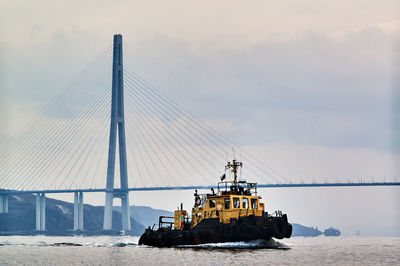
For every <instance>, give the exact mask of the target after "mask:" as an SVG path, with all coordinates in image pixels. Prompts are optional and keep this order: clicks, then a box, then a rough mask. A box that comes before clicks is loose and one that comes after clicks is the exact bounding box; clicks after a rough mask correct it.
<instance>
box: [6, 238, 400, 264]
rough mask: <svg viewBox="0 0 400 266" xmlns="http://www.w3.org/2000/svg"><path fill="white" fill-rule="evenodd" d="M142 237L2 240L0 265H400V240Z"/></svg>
mask: <svg viewBox="0 0 400 266" xmlns="http://www.w3.org/2000/svg"><path fill="white" fill-rule="evenodd" d="M137 243H138V238H137V237H129V236H119V237H111V236H101V237H82V236H75V237H50V236H7V237H0V265H400V238H379V237H378V238H377V237H323V236H321V237H310V238H305V237H294V238H291V239H284V240H271V241H251V242H238V243H217V244H204V245H199V246H183V247H175V248H154V247H147V246H139V245H138V244H137Z"/></svg>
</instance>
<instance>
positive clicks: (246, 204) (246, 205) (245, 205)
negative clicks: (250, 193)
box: [242, 198, 249, 209]
mask: <svg viewBox="0 0 400 266" xmlns="http://www.w3.org/2000/svg"><path fill="white" fill-rule="evenodd" d="M242 208H243V209H248V208H249V199H248V198H243V199H242Z"/></svg>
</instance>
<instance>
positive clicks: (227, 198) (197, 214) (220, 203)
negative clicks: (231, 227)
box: [192, 195, 265, 228]
mask: <svg viewBox="0 0 400 266" xmlns="http://www.w3.org/2000/svg"><path fill="white" fill-rule="evenodd" d="M264 209H265V208H264V203H261V202H260V197H259V196H250V195H223V196H219V195H210V196H208V199H207V201H206V202H205V204H204V205H203V206H199V207H193V209H192V228H193V227H195V226H196V225H197V224H198V223H199V222H200V221H201V220H203V219H207V218H218V219H219V222H220V223H224V224H227V223H230V222H231V219H238V218H239V217H243V216H249V215H255V216H262V215H263V212H264Z"/></svg>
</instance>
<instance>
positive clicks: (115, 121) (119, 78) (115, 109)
mask: <svg viewBox="0 0 400 266" xmlns="http://www.w3.org/2000/svg"><path fill="white" fill-rule="evenodd" d="M117 131H118V144H119V146H118V150H119V168H120V180H121V188H120V189H114V172H115V153H116V142H117ZM114 198H121V213H122V229H123V230H130V229H131V223H130V215H129V191H128V171H127V167H126V144H125V118H124V77H123V62H122V35H120V34H116V35H114V52H113V71H112V96H111V124H110V142H109V149H108V166H107V185H106V200H105V207H104V223H103V229H104V230H111V229H112V206H113V199H114Z"/></svg>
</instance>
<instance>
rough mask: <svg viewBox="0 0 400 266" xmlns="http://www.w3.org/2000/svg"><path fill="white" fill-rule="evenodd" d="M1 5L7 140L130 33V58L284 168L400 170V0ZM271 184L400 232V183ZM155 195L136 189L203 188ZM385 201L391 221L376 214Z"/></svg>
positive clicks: (309, 205)
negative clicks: (393, 185) (292, 186)
mask: <svg viewBox="0 0 400 266" xmlns="http://www.w3.org/2000/svg"><path fill="white" fill-rule="evenodd" d="M0 10H1V11H0V12H1V13H0V14H1V16H0V22H1V23H0V56H1V64H0V80H1V81H0V97H1V98H0V125H1V130H0V144H2V143H5V142H7V140H9V139H10V138H12V136H13V135H15V132H17V130H18V129H19V128H21V127H22V126H23V125H24V124H25V123H26V122H27V121H29V120H30V119H31V118H32V117H33V116H34V115H35V114H36V113H37V112H38V111H39V110H41V109H42V108H43V106H44V105H45V104H46V103H47V102H48V101H49V100H50V99H51V98H52V97H53V96H54V95H55V94H56V93H57V92H58V91H59V90H60V89H61V88H63V87H64V86H65V84H66V83H67V82H68V81H69V80H71V78H72V77H73V76H74V75H75V74H76V73H78V72H79V71H80V70H81V69H83V67H84V66H85V65H86V64H87V63H88V62H89V61H90V60H91V59H92V58H93V57H94V56H96V55H97V54H98V53H99V52H100V51H101V50H102V49H103V48H104V47H106V46H107V45H109V44H110V43H111V41H112V36H113V34H115V33H121V34H123V36H124V53H125V58H124V61H125V65H127V66H129V67H131V68H133V69H135V70H137V71H138V72H139V73H141V74H143V75H144V76H146V77H147V78H148V79H149V80H150V81H151V82H152V83H153V84H155V85H156V86H157V87H158V88H160V89H161V90H162V91H163V92H164V93H166V94H168V95H169V96H170V97H171V98H173V99H175V100H176V101H177V102H178V103H179V104H181V105H182V106H184V107H185V108H186V109H188V110H189V111H190V112H191V113H193V114H196V116H197V117H199V118H200V119H201V120H203V121H204V122H205V123H207V124H208V125H210V126H212V127H214V128H216V129H217V130H218V131H219V132H221V133H222V134H224V135H226V136H227V137H229V138H231V139H232V140H233V141H234V142H235V143H238V145H239V146H240V147H242V148H243V149H245V148H246V149H247V150H250V151H252V152H254V153H255V154H257V156H260V157H261V159H262V160H263V161H266V162H268V164H269V166H271V167H272V168H273V169H276V170H277V171H278V172H280V173H281V174H283V175H284V176H285V177H289V178H290V179H291V180H293V181H298V180H300V179H302V180H306V181H307V180H308V181H309V182H311V181H312V178H315V177H327V178H338V179H339V180H343V181H346V180H347V179H348V178H351V179H353V180H355V179H359V178H380V177H383V178H385V179H386V180H393V179H394V178H399V177H400V167H399V165H400V144H399V135H400V126H399V122H398V121H399V113H400V107H399V106H400V104H399V102H400V101H399V80H398V71H399V62H400V61H399V55H400V54H399V52H400V49H399V45H398V44H399V37H400V4H399V3H398V1H365V0H357V1H308V0H303V1H282V0H281V1H250V2H249V1H201V2H199V1H113V2H112V3H111V2H110V1H84V2H83V3H81V2H79V4H78V3H71V1H2V2H1V4H0ZM224 159H225V158H224ZM128 163H129V162H128ZM221 169H223V166H221ZM216 181H217V180H216ZM263 193H264V194H263V196H264V200H265V201H266V202H267V204H266V205H267V206H268V203H269V202H270V205H271V206H272V207H273V208H276V209H283V210H284V211H286V212H288V214H289V217H293V219H294V220H295V221H297V222H303V223H306V224H309V225H320V226H326V227H328V226H330V225H336V226H338V227H339V228H342V229H343V230H344V231H345V232H346V233H347V234H354V232H355V231H356V229H358V228H362V230H361V229H360V231H361V232H363V231H365V232H368V233H369V234H375V235H379V234H386V235H389V234H391V233H392V232H393V231H395V233H396V234H397V235H400V226H399V224H400V213H399V210H398V209H399V204H398V202H399V200H400V195H399V189H398V188H390V189H389V188H385V189H384V188H373V189H370V188H369V189H358V188H357V189H356V188H352V189H350V188H349V189H329V190H322V189H315V190H305V189H304V190H301V189H298V190H287V189H282V190H281V191H279V190H273V191H268V190H265V191H264V192H263ZM150 194H151V193H149V194H144V193H138V195H137V197H135V195H133V196H132V195H131V197H132V200H133V201H134V203H135V204H141V205H144V204H150V205H152V206H155V207H159V208H169V209H171V208H175V207H176V206H177V205H178V204H179V202H177V201H179V200H180V199H179V198H181V197H183V198H184V201H185V204H186V206H189V205H190V204H192V202H191V201H192V198H191V194H192V192H190V193H189V192H176V193H175V192H174V194H172V192H171V193H170V194H168V193H167V192H163V193H161V192H158V194H156V195H158V196H156V197H155V198H156V200H149V197H148V196H146V195H150ZM151 195H153V194H151ZM165 195H169V198H170V200H169V201H165V202H164V201H163V202H162V203H160V201H159V200H158V199H160V198H161V197H164V196H165ZM171 195H173V196H171ZM91 197H92V198H91ZM102 197H103V196H102V195H100V196H98V197H97V196H96V197H94V196H89V195H88V196H87V198H88V200H90V199H91V200H92V202H91V203H95V204H102V201H103V198H102ZM299 198H300V199H302V200H303V201H304V203H301V204H300V203H299V202H301V201H302V200H299ZM316 198H318V202H316V201H315V199H316ZM354 198H357V199H359V200H354V201H353V200H352V199H354ZM173 200H174V201H173ZM378 203H379V204H378ZM299 204H300V205H301V206H299ZM272 207H271V208H272ZM267 208H268V207H267ZM331 208H332V209H331ZM354 209H357V211H358V212H359V215H357V216H358V217H353V216H354V215H353V214H354ZM324 210H326V211H327V212H329V215H328V214H327V215H325V217H319V215H317V213H318V212H319V213H321V211H324ZM379 212H381V213H383V214H384V215H385V216H386V217H388V219H387V221H385V224H382V227H384V229H381V228H379V227H378V229H377V228H376V226H375V223H379V221H375V220H374V218H371V217H369V216H368V213H379ZM339 216H341V218H338V217H339ZM343 216H345V217H349V216H351V217H352V218H351V219H350V220H351V221H349V220H346V219H343ZM381 216H382V215H381ZM360 217H363V218H362V219H361V218H360Z"/></svg>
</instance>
